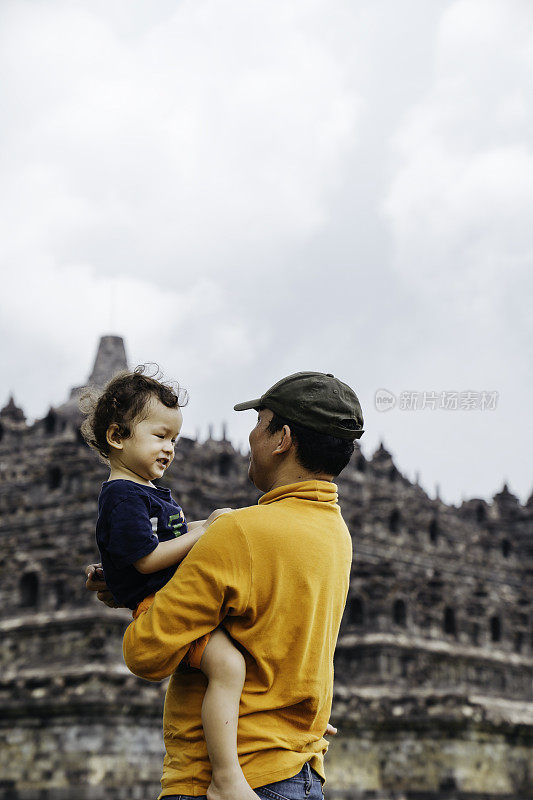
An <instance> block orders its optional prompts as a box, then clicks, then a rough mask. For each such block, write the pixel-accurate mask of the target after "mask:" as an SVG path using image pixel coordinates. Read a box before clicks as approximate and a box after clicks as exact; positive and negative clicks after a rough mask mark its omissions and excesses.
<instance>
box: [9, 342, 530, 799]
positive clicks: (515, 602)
mask: <svg viewBox="0 0 533 800" xmlns="http://www.w3.org/2000/svg"><path fill="white" fill-rule="evenodd" d="M126 366H127V359H126V351H125V347H124V342H123V340H122V338H121V337H119V336H105V337H102V339H101V341H100V343H99V346H98V350H97V355H96V358H95V362H94V365H93V368H92V370H91V372H90V375H89V378H88V380H87V384H92V385H95V386H102V385H103V384H104V383H105V382H106V381H107V380H108V379H109V378H111V377H112V376H113V374H115V373H116V372H117V371H119V370H121V369H124V368H125V367H126ZM80 392H81V388H80V387H75V388H74V389H72V391H71V393H70V396H69V397H68V398H67V400H66V401H65V403H63V404H62V405H60V406H58V407H54V408H50V409H49V410H48V412H47V413H46V415H45V416H44V417H43V419H40V420H37V421H35V422H33V423H31V424H30V423H28V422H27V421H26V419H25V416H24V412H23V411H22V409H20V408H19V407H18V406H17V404H16V402H15V399H14V398H13V397H10V398H9V399H8V401H7V403H6V405H5V406H4V407H3V408H2V409H1V410H0V477H1V479H2V480H1V483H0V537H1V548H0V600H1V604H0V609H1V610H0V666H1V668H2V669H1V672H0V800H70V798H76V799H77V798H80V800H96V798H98V800H99V799H100V798H102V797H105V798H106V799H107V800H147V799H148V798H155V797H157V795H158V792H159V778H160V775H161V763H162V757H163V753H162V737H161V727H162V722H161V719H162V704H163V697H164V691H165V684H164V683H163V684H153V683H149V682H146V681H142V680H140V679H137V678H135V677H134V676H133V675H131V674H130V673H129V672H128V670H127V669H126V667H125V666H124V664H123V661H122V652H121V640H122V633H123V630H124V628H125V626H126V625H127V624H128V621H129V619H130V617H129V614H128V612H126V611H112V610H110V609H107V608H105V607H103V606H101V604H99V603H97V602H96V601H95V599H94V597H92V596H90V595H89V593H87V592H86V591H85V589H84V581H83V577H82V570H83V567H84V565H85V564H88V563H90V562H91V561H94V560H95V559H96V558H97V551H96V549H95V545H94V524H95V519H96V500H97V496H98V491H99V485H100V483H101V482H102V480H105V478H106V467H105V465H104V464H102V463H101V462H100V461H99V460H98V458H97V457H96V456H95V455H94V454H93V453H92V452H91V451H90V450H89V448H88V447H87V446H86V445H85V444H84V443H83V441H82V439H81V437H80V435H79V424H80V413H79V410H78V398H79V395H80ZM25 444H27V445H28V446H27V447H26V446H22V447H21V445H25ZM30 445H31V446H30ZM21 453H23V454H26V453H27V454H28V455H23V456H22V457H21ZM247 463H248V459H247V456H245V455H242V454H240V453H239V452H238V451H237V450H235V449H234V447H233V446H232V444H231V442H229V441H228V440H227V437H226V432H225V429H223V430H222V432H221V434H220V436H217V435H215V433H214V432H213V430H212V429H211V431H210V435H209V437H208V439H207V440H206V441H204V442H200V441H199V440H197V439H188V438H184V439H181V440H180V445H179V447H178V449H177V451H176V459H175V463H174V465H173V467H172V468H171V470H170V471H169V473H168V475H166V476H165V479H164V483H165V484H166V485H168V486H170V487H171V488H172V490H173V492H174V493H175V495H176V497H179V498H180V501H181V503H182V505H183V507H184V508H185V510H186V512H187V514H188V515H189V516H190V517H192V518H202V517H205V516H207V515H208V514H209V513H210V511H211V510H212V509H213V508H215V507H217V506H221V505H228V506H233V507H237V506H243V505H249V504H252V503H255V502H256V501H257V497H258V493H257V491H256V490H255V488H254V487H253V486H252V485H251V484H250V483H249V481H248V479H247ZM337 482H338V485H339V497H340V503H341V506H342V510H343V515H344V518H345V519H346V521H347V523H348V526H349V529H350V532H351V534H352V537H353V542H354V552H355V558H354V562H353V565H352V574H351V582H350V591H349V594H348V599H347V604H346V610H345V614H344V617H343V621H342V626H341V633H340V637H339V642H338V646H337V651H336V656H335V685H334V701H333V710H332V721H333V722H334V724H335V725H337V726H338V728H339V734H338V736H337V737H336V738H331V741H330V747H329V752H328V755H327V760H326V769H327V775H328V781H327V784H326V787H325V796H326V798H331V800H351V799H352V798H357V800H359V798H368V800H370V798H372V799H373V800H393V799H394V800H452V799H456V800H460V799H461V800H462V799H463V798H464V799H465V800H466V798H469V799H470V800H489V799H490V800H496V798H501V800H503V799H504V798H505V800H525V798H531V797H533V688H532V687H533V609H532V591H531V589H532V576H533V495H532V497H531V498H530V499H529V500H528V501H527V503H526V504H525V505H521V504H520V502H519V501H518V499H517V498H516V497H515V496H514V495H513V494H512V491H511V489H510V488H509V487H508V486H507V485H504V486H503V487H502V490H501V491H500V492H499V493H498V494H497V495H496V496H495V497H494V498H493V499H492V501H491V502H486V501H485V500H481V499H478V498H473V499H470V500H468V501H465V502H463V503H462V505H461V506H459V507H455V506H447V505H446V504H444V503H443V502H442V501H441V500H440V499H438V498H437V499H431V498H429V497H428V496H427V494H426V493H425V492H424V491H423V489H422V488H421V487H420V486H419V485H418V482H414V483H412V482H411V481H409V480H408V479H407V478H405V477H404V476H403V475H402V473H401V469H400V468H399V466H398V464H397V463H396V462H395V460H393V457H392V455H391V454H390V453H389V452H388V451H387V449H386V447H385V444H384V443H382V444H381V445H380V447H379V448H378V449H377V450H376V452H375V453H374V454H373V456H372V457H371V458H368V459H367V458H365V456H364V455H363V453H362V452H361V451H360V449H359V447H357V450H356V452H355V454H354V457H353V459H352V462H351V463H350V465H349V466H348V467H347V469H346V470H345V471H344V472H343V473H342V475H341V476H340V477H339V479H338V481H337ZM198 486H201V487H202V491H201V492H199V491H198ZM310 557H312V554H310Z"/></svg>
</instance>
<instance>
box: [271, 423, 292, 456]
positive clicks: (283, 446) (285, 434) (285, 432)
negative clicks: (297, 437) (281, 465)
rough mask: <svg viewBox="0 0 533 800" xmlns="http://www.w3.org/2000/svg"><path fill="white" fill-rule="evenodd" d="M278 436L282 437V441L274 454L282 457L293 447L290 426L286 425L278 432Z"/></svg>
mask: <svg viewBox="0 0 533 800" xmlns="http://www.w3.org/2000/svg"><path fill="white" fill-rule="evenodd" d="M278 435H281V439H280V441H279V444H278V446H277V447H276V449H275V450H274V453H276V454H278V455H281V453H286V452H287V451H288V450H290V449H291V447H292V445H293V441H292V434H291V429H290V428H289V426H288V425H284V426H283V428H282V429H281V431H278Z"/></svg>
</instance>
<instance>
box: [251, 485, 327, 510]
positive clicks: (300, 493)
mask: <svg viewBox="0 0 533 800" xmlns="http://www.w3.org/2000/svg"><path fill="white" fill-rule="evenodd" d="M288 498H297V499H298V500H315V501H318V502H319V503H330V504H331V505H335V504H336V503H337V499H338V498H337V486H336V485H335V484H334V483H330V481H299V482H298V483H289V484H287V486H278V488H277V489H272V490H271V491H270V492H267V493H266V494H264V495H263V496H262V497H260V498H259V505H263V504H265V503H275V502H276V501H277V500H287V499H288Z"/></svg>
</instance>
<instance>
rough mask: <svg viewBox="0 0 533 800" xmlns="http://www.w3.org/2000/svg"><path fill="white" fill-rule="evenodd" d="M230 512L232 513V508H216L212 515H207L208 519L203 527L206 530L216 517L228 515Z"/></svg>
mask: <svg viewBox="0 0 533 800" xmlns="http://www.w3.org/2000/svg"><path fill="white" fill-rule="evenodd" d="M230 511H233V509H232V508H216V509H215V510H214V511H213V513H212V514H209V516H208V518H207V519H206V521H205V527H206V528H208V527H209V526H210V525H211V523H212V522H214V521H215V520H216V519H218V517H221V516H222V514H228V513H229V512H230Z"/></svg>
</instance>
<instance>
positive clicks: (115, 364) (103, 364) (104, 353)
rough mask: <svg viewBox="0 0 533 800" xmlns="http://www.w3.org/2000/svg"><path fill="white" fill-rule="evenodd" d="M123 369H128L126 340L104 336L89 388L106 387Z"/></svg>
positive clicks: (89, 381) (90, 377)
mask: <svg viewBox="0 0 533 800" xmlns="http://www.w3.org/2000/svg"><path fill="white" fill-rule="evenodd" d="M123 369H128V361H127V359H126V349H125V347H124V339H123V338H122V336H102V337H101V338H100V342H99V344H98V351H97V353H96V358H95V360H94V366H93V371H92V372H91V374H90V376H89V380H88V381H87V383H88V384H89V386H98V387H101V386H104V384H106V383H107V382H108V381H110V380H111V378H112V377H113V375H116V373H117V372H120V371H121V370H123Z"/></svg>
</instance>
